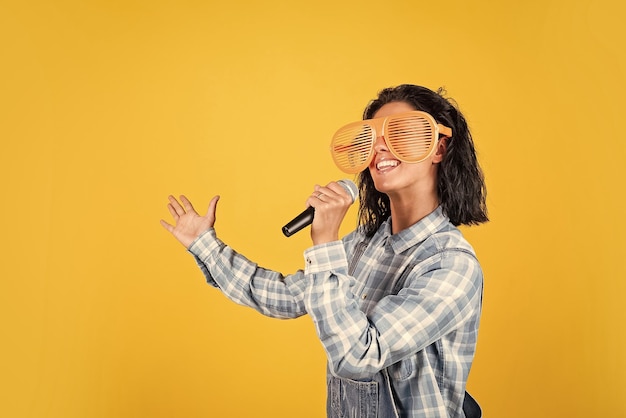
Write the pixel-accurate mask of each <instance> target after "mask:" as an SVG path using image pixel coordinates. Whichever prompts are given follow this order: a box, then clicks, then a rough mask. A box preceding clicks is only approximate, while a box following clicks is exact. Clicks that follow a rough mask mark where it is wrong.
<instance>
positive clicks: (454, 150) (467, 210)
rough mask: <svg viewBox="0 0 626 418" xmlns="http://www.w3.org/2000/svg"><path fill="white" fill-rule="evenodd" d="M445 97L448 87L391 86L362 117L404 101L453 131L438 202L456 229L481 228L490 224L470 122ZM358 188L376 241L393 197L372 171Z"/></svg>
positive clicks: (363, 216) (362, 217) (363, 218)
mask: <svg viewBox="0 0 626 418" xmlns="http://www.w3.org/2000/svg"><path fill="white" fill-rule="evenodd" d="M445 94H446V92H445V90H444V89H443V88H440V89H439V90H437V91H436V92H435V91H432V90H430V89H428V88H426V87H421V86H416V85H412V84H403V85H400V86H397V87H389V88H386V89H383V90H381V91H380V93H379V94H378V97H377V98H376V99H375V100H372V101H371V102H370V103H369V105H368V106H367V108H366V109H365V111H364V112H363V119H371V118H372V117H373V115H374V114H375V113H376V112H377V111H378V110H379V109H380V108H381V107H382V106H383V105H385V104H387V103H391V102H405V103H407V104H409V105H411V106H413V107H414V108H415V110H421V111H424V112H427V113H429V114H431V115H432V116H433V117H434V118H435V120H436V121H437V122H438V123H440V124H442V125H445V126H448V127H450V128H452V137H451V138H449V139H448V140H447V147H446V152H445V155H444V157H443V160H442V161H441V163H440V166H439V170H438V174H437V193H438V196H439V202H440V204H441V207H442V209H443V212H444V213H445V214H446V215H447V216H448V217H449V218H450V222H452V224H454V225H456V226H458V225H477V224H480V223H483V222H487V221H488V220H489V218H488V217H487V205H486V196H487V190H486V187H485V179H484V176H483V172H482V170H481V168H480V165H479V164H478V159H477V158H476V150H475V149H474V142H473V140H472V135H471V133H470V131H469V128H468V126H467V122H466V121H465V118H464V117H463V115H462V114H461V112H460V111H459V110H458V108H457V106H456V103H454V101H453V100H451V99H447V98H445V97H444V96H445ZM358 183H359V192H360V196H361V198H360V206H359V224H360V225H362V226H363V227H364V228H365V233H366V234H367V235H368V236H372V235H374V233H375V232H376V230H378V228H379V227H380V225H381V224H382V223H383V222H384V221H385V220H386V219H387V218H388V217H389V215H390V214H391V207H390V203H389V197H388V196H387V195H386V194H384V193H381V192H379V191H378V190H376V187H375V186H374V181H373V180H372V176H371V174H370V171H369V168H366V169H365V170H363V171H362V172H361V173H360V174H359V175H358Z"/></svg>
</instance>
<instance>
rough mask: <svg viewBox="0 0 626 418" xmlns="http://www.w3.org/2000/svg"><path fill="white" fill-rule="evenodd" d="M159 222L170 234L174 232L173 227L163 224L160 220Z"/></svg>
mask: <svg viewBox="0 0 626 418" xmlns="http://www.w3.org/2000/svg"><path fill="white" fill-rule="evenodd" d="M160 222H161V226H162V227H163V228H165V229H166V230H167V231H168V232H171V233H173V232H174V226H173V225H170V224H168V223H167V222H165V221H164V220H163V219H161V221H160Z"/></svg>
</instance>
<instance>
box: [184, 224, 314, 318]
mask: <svg viewBox="0 0 626 418" xmlns="http://www.w3.org/2000/svg"><path fill="white" fill-rule="evenodd" d="M188 251H189V252H190V253H191V254H192V255H193V256H194V258H195V260H196V263H197V264H198V266H199V267H200V270H201V271H202V273H203V274H204V276H205V278H206V280H207V283H208V284H210V285H212V286H214V287H217V288H219V289H220V290H221V291H222V292H223V293H224V294H225V295H226V296H227V297H228V298H229V299H230V300H232V301H233V302H235V303H238V304H240V305H244V306H248V307H251V308H253V309H255V310H257V311H258V312H260V313H262V314H264V315H266V316H270V317H273V318H296V317H299V316H302V315H304V314H305V313H306V310H305V307H304V303H303V290H304V286H303V285H302V283H299V282H302V281H303V280H304V273H303V272H302V271H298V272H296V273H294V274H292V275H289V276H283V275H282V274H281V273H279V272H277V271H273V270H268V269H265V268H263V267H260V266H259V265H258V264H256V263H254V262H252V261H250V260H248V259H247V258H246V257H244V256H243V255H241V254H239V253H237V252H235V251H234V250H233V249H232V248H231V247H229V246H227V245H226V244H224V243H223V242H222V241H221V240H219V239H218V238H217V236H216V234H215V230H214V229H213V228H211V229H209V230H207V231H206V232H204V233H203V234H201V235H200V236H199V237H198V238H197V239H196V240H195V241H194V242H192V243H191V245H190V246H189V248H188ZM287 283H290V284H291V286H287Z"/></svg>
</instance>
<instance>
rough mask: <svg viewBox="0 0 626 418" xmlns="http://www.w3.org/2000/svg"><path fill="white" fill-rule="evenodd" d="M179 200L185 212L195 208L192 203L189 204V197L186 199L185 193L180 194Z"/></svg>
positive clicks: (193, 210) (192, 210)
mask: <svg viewBox="0 0 626 418" xmlns="http://www.w3.org/2000/svg"><path fill="white" fill-rule="evenodd" d="M180 201H181V202H182V203H183V207H184V208H185V210H186V211H187V212H195V211H196V210H195V209H194V208H193V205H192V204H191V202H190V201H189V199H187V197H186V196H185V195H181V196H180Z"/></svg>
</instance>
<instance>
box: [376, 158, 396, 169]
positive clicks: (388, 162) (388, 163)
mask: <svg viewBox="0 0 626 418" xmlns="http://www.w3.org/2000/svg"><path fill="white" fill-rule="evenodd" d="M398 164H400V162H399V161H396V160H384V161H380V162H379V163H378V164H376V168H377V169H379V170H381V169H383V168H386V167H397V166H398Z"/></svg>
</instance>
